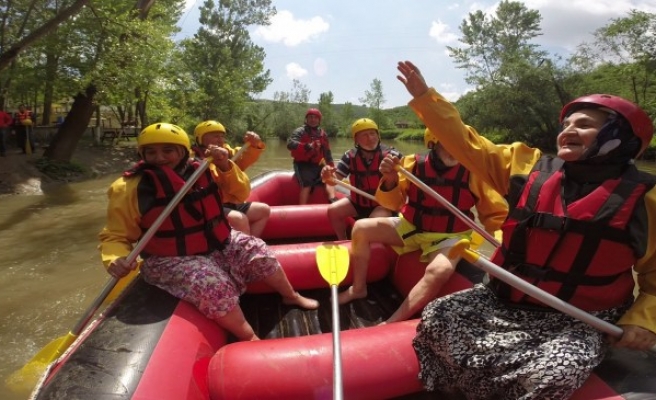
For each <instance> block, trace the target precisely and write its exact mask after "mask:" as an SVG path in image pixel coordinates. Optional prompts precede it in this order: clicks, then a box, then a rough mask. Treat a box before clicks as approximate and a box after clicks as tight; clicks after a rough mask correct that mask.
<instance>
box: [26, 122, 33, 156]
mask: <svg viewBox="0 0 656 400" xmlns="http://www.w3.org/2000/svg"><path fill="white" fill-rule="evenodd" d="M31 130H32V127H31V126H26V127H25V154H28V155H30V154H32V143H30V131H31Z"/></svg>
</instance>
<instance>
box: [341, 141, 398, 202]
mask: <svg viewBox="0 0 656 400" xmlns="http://www.w3.org/2000/svg"><path fill="white" fill-rule="evenodd" d="M390 153H396V154H397V155H398V152H397V151H396V150H395V149H393V148H391V147H388V146H385V145H382V144H381V145H379V146H378V148H377V149H376V150H375V152H374V157H373V158H372V159H371V162H370V163H369V164H367V163H366V162H365V158H364V156H363V154H362V151H360V150H358V149H357V148H353V149H351V150H349V152H348V156H349V181H350V182H351V186H353V187H356V188H358V189H361V190H362V191H364V192H367V193H369V194H371V195H372V196H373V195H375V194H376V190H377V189H378V184H379V183H380V178H381V177H382V176H383V174H381V173H380V171H379V170H378V167H380V163H381V161H383V158H385V157H386V156H387V155H388V154H390ZM351 200H352V201H353V203H355V204H358V205H360V206H362V207H377V206H378V205H379V204H378V203H377V202H375V201H372V200H370V199H368V198H366V197H364V196H361V195H359V194H357V193H356V192H351Z"/></svg>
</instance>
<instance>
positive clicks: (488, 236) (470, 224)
mask: <svg viewBox="0 0 656 400" xmlns="http://www.w3.org/2000/svg"><path fill="white" fill-rule="evenodd" d="M398 171H399V172H400V173H401V174H402V175H403V176H405V177H406V179H408V180H409V181H410V182H412V183H414V184H415V185H417V186H418V187H419V188H420V189H421V190H423V191H424V192H426V193H427V194H428V195H429V196H431V197H432V198H434V199H435V200H437V202H438V203H440V204H441V205H442V206H444V207H446V208H448V209H449V211H451V212H452V213H453V214H454V215H455V216H456V217H458V218H459V219H460V220H461V221H462V222H464V223H465V224H466V225H467V226H468V227H470V228H472V229H473V230H475V231H476V232H478V233H479V234H480V235H481V236H482V237H483V238H485V240H487V241H488V242H490V243H491V244H493V245H494V247H499V246H501V243H499V242H498V241H497V240H496V239H495V238H494V236H492V235H491V234H489V233H488V232H487V231H486V230H485V229H483V228H481V227H480V226H478V225H477V224H476V222H474V221H472V220H471V218H469V217H468V216H467V215H465V214H464V213H463V212H462V211H460V210H459V209H458V207H456V206H454V205H453V204H451V203H449V202H448V201H447V200H446V199H445V198H444V197H442V196H440V194H439V193H437V192H436V191H434V190H433V189H432V188H431V187H430V186H428V185H426V184H425V183H424V182H422V181H421V180H420V179H419V178H417V177H416V176H414V175H413V174H412V173H411V172H409V171H407V170H406V169H404V168H402V167H399V168H398Z"/></svg>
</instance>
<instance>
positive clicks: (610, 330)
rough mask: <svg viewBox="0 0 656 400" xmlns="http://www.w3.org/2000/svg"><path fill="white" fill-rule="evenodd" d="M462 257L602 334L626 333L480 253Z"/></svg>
mask: <svg viewBox="0 0 656 400" xmlns="http://www.w3.org/2000/svg"><path fill="white" fill-rule="evenodd" d="M462 255H463V258H464V259H465V260H467V261H469V262H470V263H472V264H473V265H474V266H476V267H478V268H480V269H482V270H483V271H485V272H487V273H488V274H490V275H492V276H494V277H496V278H498V279H500V280H502V281H503V282H505V283H507V284H509V285H510V286H512V287H514V288H516V289H518V290H520V291H522V292H523V293H526V294H527V295H529V296H531V297H533V298H535V299H537V300H540V301H541V302H542V303H544V304H546V305H548V306H549V307H552V308H555V309H556V310H558V311H561V312H563V313H565V314H567V315H569V316H571V317H574V318H576V319H578V320H580V321H582V322H585V323H586V324H588V325H590V326H592V327H593V328H596V329H598V330H600V331H601V332H604V333H607V334H609V335H611V336H614V337H616V338H620V337H622V334H623V333H624V331H623V330H622V328H620V327H619V326H617V325H613V324H611V323H610V322H607V321H604V320H602V319H600V318H597V317H595V316H594V315H592V314H589V313H587V312H585V311H583V310H581V309H580V308H578V307H574V306H573V305H571V304H569V303H567V302H565V301H563V300H561V299H559V298H558V297H556V296H554V295H552V294H551V293H547V292H545V291H544V290H542V289H540V288H538V287H537V286H534V285H531V284H530V283H528V282H526V281H525V280H523V279H521V278H519V277H517V276H515V275H513V274H512V273H510V272H508V271H506V270H505V269H503V268H501V267H499V266H498V265H496V264H494V263H493V262H491V261H490V260H488V259H486V258H484V257H482V256H481V255H479V254H478V253H475V252H473V251H471V250H469V249H465V250H464V252H463V254H462ZM651 351H653V352H656V346H654V347H652V348H651Z"/></svg>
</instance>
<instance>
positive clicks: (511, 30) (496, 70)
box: [447, 0, 546, 86]
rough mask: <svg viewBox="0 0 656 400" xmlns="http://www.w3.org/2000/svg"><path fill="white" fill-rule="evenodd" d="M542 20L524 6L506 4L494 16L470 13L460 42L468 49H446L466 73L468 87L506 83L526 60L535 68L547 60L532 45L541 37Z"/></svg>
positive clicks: (513, 2)
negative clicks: (543, 59) (510, 74)
mask: <svg viewBox="0 0 656 400" xmlns="http://www.w3.org/2000/svg"><path fill="white" fill-rule="evenodd" d="M541 19H542V17H541V16H540V13H539V12H538V11H537V10H529V9H528V8H526V6H525V5H524V3H521V2H516V1H509V0H503V1H501V3H499V5H498V7H497V9H496V12H495V15H494V16H490V15H486V14H485V13H483V11H481V10H478V11H476V12H474V13H469V16H468V19H465V20H464V21H463V22H462V23H461V24H460V31H461V32H462V35H463V36H462V37H461V38H460V39H459V40H460V42H461V43H463V44H465V45H466V47H451V46H447V49H448V50H449V53H450V56H451V57H452V58H453V59H454V60H455V62H456V64H457V66H458V68H462V69H465V71H467V75H466V80H467V82H468V83H470V84H474V85H476V86H483V85H485V84H486V83H491V82H499V81H507V79H508V78H509V72H511V71H509V69H510V70H512V69H513V68H514V66H515V65H516V64H517V63H518V62H520V61H522V60H527V61H528V62H529V63H531V62H533V63H534V65H535V63H537V62H538V60H540V59H542V58H544V57H545V56H546V54H545V53H544V52H542V51H537V50H536V48H537V46H536V45H535V44H531V43H530V41H531V40H532V39H534V38H535V37H537V36H539V35H540V34H541V33H540V20H541Z"/></svg>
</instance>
